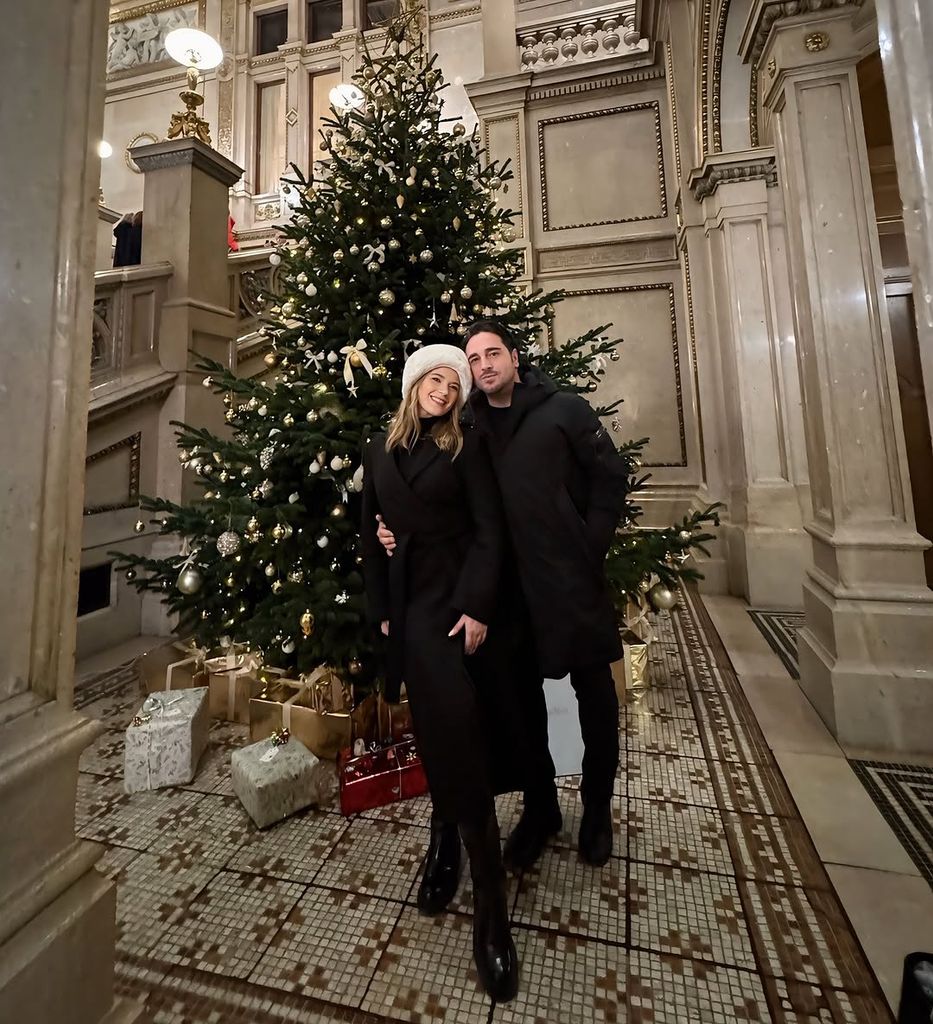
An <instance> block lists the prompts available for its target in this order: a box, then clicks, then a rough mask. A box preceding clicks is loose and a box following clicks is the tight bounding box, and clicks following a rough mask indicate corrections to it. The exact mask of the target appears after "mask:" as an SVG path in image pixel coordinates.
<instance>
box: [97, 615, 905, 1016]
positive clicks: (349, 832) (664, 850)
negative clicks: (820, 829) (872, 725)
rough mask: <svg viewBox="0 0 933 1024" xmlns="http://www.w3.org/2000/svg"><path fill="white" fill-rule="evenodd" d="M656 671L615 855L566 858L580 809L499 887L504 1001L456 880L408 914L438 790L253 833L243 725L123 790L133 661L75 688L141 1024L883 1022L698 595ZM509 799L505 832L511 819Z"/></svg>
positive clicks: (634, 745)
mask: <svg viewBox="0 0 933 1024" xmlns="http://www.w3.org/2000/svg"><path fill="white" fill-rule="evenodd" d="M656 626H657V634H658V640H657V642H656V643H655V644H654V645H652V648H651V663H652V672H653V685H652V686H651V688H650V689H648V690H647V691H646V692H644V693H642V694H631V695H630V699H629V703H628V704H627V706H626V708H625V710H624V712H623V714H622V721H621V730H622V739H623V743H622V759H621V768H620V772H619V777H618V781H617V785H616V796H615V797H614V800H613V814H614V818H615V821H616V825H617V837H616V846H615V850H614V856H613V857H612V859H611V860H610V862H609V864H607V865H606V866H605V867H604V868H603V869H593V868H589V867H586V866H584V865H583V864H582V863H581V862H580V861H579V860H578V859H577V856H576V853H575V850H574V841H575V830H576V827H577V823H578V821H579V807H578V803H577V796H576V793H575V789H574V782H575V780H573V779H565V780H561V789H560V797H561V801H562V804H563V807H564V815H565V827H564V830H563V831H562V833H561V834H560V835H559V836H557V837H556V839H555V841H554V843H553V844H552V845H551V847H549V849H548V851H547V852H546V853H545V855H544V856H543V857H542V859H541V861H540V862H539V863H538V864H537V865H536V866H535V868H534V869H532V870H530V871H528V872H525V873H524V875H523V876H521V877H518V878H512V879H511V880H510V900H511V908H512V919H513V922H514V935H515V942H516V946H517V948H518V950H519V954H520V957H521V961H522V981H521V990H520V994H519V997H518V998H517V999H516V1000H515V1001H514V1002H513V1003H510V1004H508V1005H506V1006H492V1005H491V1004H490V1002H489V1000H488V999H487V998H486V997H485V996H484V995H483V994H482V993H481V992H480V991H479V990H478V989H477V985H476V976H475V972H474V970H473V967H472V963H471V959H470V932H471V921H470V916H469V915H470V913H471V908H472V899H471V893H470V887H469V883H468V881H467V880H466V878H464V880H463V881H462V882H461V887H460V891H459V893H458V895H457V898H456V900H455V901H454V905H453V907H452V909H451V911H450V912H448V913H447V914H444V915H442V916H440V917H438V918H433V919H432V918H424V917H421V916H419V914H418V912H417V909H416V908H415V906H414V902H415V894H416V891H417V884H418V877H417V876H418V870H419V865H420V861H421V857H422V854H423V852H424V850H425V848H426V845H427V840H428V829H427V822H428V814H429V807H428V803H427V801H426V800H425V799H418V800H412V801H409V802H408V803H405V804H397V805H395V806H392V807H387V808H380V809H379V810H376V811H370V812H367V813H366V814H364V815H361V816H358V817H356V818H353V819H350V820H346V819H344V818H342V817H341V816H340V815H339V814H337V813H336V812H335V811H333V810H326V811H316V812H308V813H305V814H302V815H299V816H296V817H294V818H292V819H290V820H288V821H286V822H283V823H281V824H280V825H278V826H275V827H274V828H272V829H270V830H268V831H266V832H262V833H260V832H257V831H256V830H255V829H254V828H253V827H252V825H251V824H250V823H249V820H248V818H247V817H246V815H245V813H244V812H243V811H242V810H241V808H240V806H239V804H238V802H237V801H236V799H235V798H234V797H233V796H232V795H231V793H230V786H229V754H230V750H231V749H232V748H233V747H235V746H237V745H238V744H241V743H243V742H245V732H246V730H245V728H243V727H240V726H232V725H229V724H227V723H214V725H213V726H212V730H211V744H210V747H209V749H208V751H207V753H206V754H205V756H204V760H203V761H202V764H201V768H200V771H199V774H198V777H197V778H196V779H195V780H194V782H193V783H192V784H191V785H190V786H187V787H184V788H180V789H174V790H164V791H160V792H157V793H140V794H136V795H134V796H126V795H125V794H124V793H123V791H122V783H121V770H122V761H121V757H122V729H123V728H124V727H125V725H126V722H127V721H128V719H129V718H130V716H131V715H132V713H133V711H134V710H135V706H136V704H137V702H138V699H139V695H138V693H137V691H136V684H135V683H134V681H133V679H132V677H131V675H130V674H128V673H126V672H125V671H124V672H123V673H122V674H119V673H118V674H115V675H114V676H111V677H101V678H99V679H95V680H93V681H91V682H90V683H89V684H87V685H85V686H83V687H82V688H81V690H80V691H79V692H78V694H77V702H78V703H79V705H81V706H83V708H84V710H85V711H86V712H87V713H89V714H91V715H94V716H95V717H97V718H100V719H101V720H102V721H103V722H104V724H105V727H106V731H105V733H104V735H103V736H102V737H101V738H100V739H99V740H98V741H96V742H95V744H94V745H93V746H92V747H91V748H90V749H89V750H88V751H87V752H86V753H85V755H84V757H83V758H82V762H81V775H80V778H79V787H78V805H77V814H78V829H79V834H80V835H81V836H82V837H84V838H87V839H92V840H97V841H99V842H102V843H104V844H106V846H107V852H106V855H105V857H104V858H103V862H102V870H104V871H105V872H106V873H107V874H108V875H109V876H110V877H111V878H113V879H114V880H115V881H116V882H117V886H118V888H117V934H118V938H117V943H118V955H119V962H118V965H117V973H118V987H119V990H120V994H121V995H123V996H124V997H126V998H129V999H132V1000H135V1001H137V1002H138V1003H140V1004H145V1007H146V1011H147V1014H148V1018H149V1020H150V1021H151V1022H152V1024H227V1022H231V1024H232V1022H243V1024H280V1022H287V1021H291V1022H315V1024H336V1022H351V1024H354V1022H355V1024H385V1022H387V1021H410V1022H414V1024H433V1022H440V1021H444V1022H446V1024H497V1022H502V1024H506V1022H509V1024H578V1022H579V1024H590V1022H598V1024H625V1022H630V1024H733V1022H736V1021H760V1022H766V1021H767V1022H773V1024H811V1022H812V1024H876V1022H877V1024H881V1022H889V1024H890V1022H891V1020H892V1018H891V1015H890V1013H889V1011H888V1009H887V1006H886V1004H885V1002H884V1000H883V997H882V995H881V992H880V990H879V987H878V985H877V983H876V980H875V978H874V976H873V975H872V973H871V971H870V969H869V967H868V965H867V962H866V960H865V957H864V955H863V953H862V951H861V949H860V947H859V946H858V943H857V941H856V939H855V937H854V935H853V933H852V930H851V928H850V926H849V924H848V921H847V920H846V917H845V915H844V913H843V911H842V908H841V906H840V904H839V901H838V899H837V898H836V895H835V893H834V892H833V889H832V886H831V884H830V882H829V879H828V877H827V875H826V873H825V872H824V870H823V867H822V865H821V863H820V861H819V858H818V857H817V855H816V852H815V851H814V849H813V845H812V843H811V841H810V838H809V836H808V834H807V832H806V830H805V829H804V827H803V824H802V822H801V821H800V818H799V816H798V814H797V811H796V808H795V806H794V804H793V801H792V800H791V797H790V794H789V793H788V791H787V787H786V786H785V784H784V781H783V779H782V778H781V775H780V773H779V771H778V769H777V766H776V764H775V762H774V760H773V759H772V757H771V755H770V753H769V752H768V749H767V746H766V744H765V742H764V740H763V737H762V736H761V733H760V731H759V729H758V726H757V724H756V723H755V721H754V718H753V716H752V714H751V712H750V710H749V708H748V705H747V703H746V702H745V699H744V696H743V695H742V693H741V690H740V688H739V686H738V682H737V680H736V679H735V677H734V675H733V673H732V671H731V668H730V667H729V662H728V659H727V658H726V655H725V652H724V650H723V649H722V646H721V644H720V642H719V638H718V636H717V635H716V634H715V632H714V631H713V627H712V625H711V623H710V621H709V619H708V618H707V616H706V613H705V611H704V609H703V608H702V606H701V605H700V604H699V602H698V601H697V600H696V599H695V598H694V597H693V596H692V595H687V596H686V597H685V600H684V602H683V603H682V605H681V607H680V609H679V610H678V611H677V612H675V614H674V615H673V616H672V617H670V616H668V617H665V618H663V619H661V620H660V621H658V623H657V624H656ZM519 810H520V807H519V801H518V800H517V798H516V797H514V796H509V797H503V798H501V799H500V803H499V815H500V820H501V822H502V825H503V831H507V830H508V828H509V827H510V825H511V823H513V822H514V821H515V820H516V817H517V815H518V813H519Z"/></svg>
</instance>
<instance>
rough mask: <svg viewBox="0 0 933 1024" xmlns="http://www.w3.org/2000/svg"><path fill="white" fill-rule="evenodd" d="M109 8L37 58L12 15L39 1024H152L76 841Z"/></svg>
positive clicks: (59, 9)
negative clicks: (82, 576) (84, 533)
mask: <svg viewBox="0 0 933 1024" xmlns="http://www.w3.org/2000/svg"><path fill="white" fill-rule="evenodd" d="M108 8H109V5H108V3H107V2H106V0H49V3H48V4H46V5H45V6H44V7H43V10H42V14H43V25H42V45H41V47H40V48H39V49H38V50H37V49H36V47H33V46H28V45H24V44H23V40H26V39H31V38H34V37H35V34H36V18H35V15H36V11H35V8H32V7H30V6H29V5H24V4H13V5H12V6H11V7H10V8H9V10H7V9H4V24H3V29H4V30H3V33H2V34H0V88H2V90H3V96H4V97H5V99H4V102H3V103H2V104H0V138H3V140H4V145H3V146H2V147H0V180H2V181H3V183H4V188H3V190H2V193H0V223H2V224H3V234H4V244H3V245H0V280H2V281H3V289H2V291H0V322H2V323H3V330H2V331H0V361H2V365H3V388H2V399H0V431H2V436H3V437H4V438H5V439H6V441H7V443H6V444H5V445H4V448H3V453H2V455H0V460H2V465H0V494H2V495H3V498H2V501H0V564H2V565H3V568H4V573H5V579H6V584H7V586H6V590H7V598H6V600H5V601H4V605H3V614H2V615H0V821H2V823H3V824H2V829H3V838H2V839H0V1020H3V1021H29V1022H30V1024H62V1022H65V1021H67V1022H68V1024H95V1022H98V1021H102V1020H103V1019H104V1018H106V1019H107V1020H108V1021H109V1022H116V1021H131V1020H133V1019H135V1010H133V1009H131V1008H128V1007H125V1006H123V1005H122V1004H118V1003H115V1001H114V996H113V990H114V941H115V925H114V916H115V890H114V886H113V884H112V883H111V882H109V881H107V880H105V879H104V878H103V877H102V876H101V875H100V874H98V872H97V871H96V870H95V868H94V864H95V863H96V861H97V860H98V859H99V857H100V856H101V854H102V853H103V848H102V847H100V846H97V845H96V844H93V843H88V842H84V841H79V840H78V839H76V837H75V834H74V806H75V793H76V787H77V778H78V757H79V756H80V753H81V751H82V749H83V748H84V747H86V746H87V745H88V744H89V743H90V742H91V741H92V740H93V739H94V738H95V736H96V735H98V733H99V726H98V725H97V724H96V723H93V722H91V721H90V720H89V719H87V718H85V717H84V716H82V715H80V714H77V713H76V712H75V711H74V710H73V707H72V703H73V701H72V686H73V678H74V644H75V609H76V602H77V586H78V565H79V560H80V555H81V519H82V498H83V491H84V487H83V479H84V457H85V449H86V423H87V410H88V394H89V385H90V359H91V309H92V306H93V301H94V280H93V273H94V259H95V249H96V242H97V208H98V188H99V178H100V160H99V158H98V156H97V151H96V150H97V141H98V139H99V138H100V135H101V130H102V126H103V111H104V67H105V60H106V49H107V15H108ZM46 18H47V19H48V20H47V22H46V20H45V19H46ZM27 153H28V158H27V157H24V154H27Z"/></svg>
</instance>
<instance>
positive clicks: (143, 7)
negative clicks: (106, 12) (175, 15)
mask: <svg viewBox="0 0 933 1024" xmlns="http://www.w3.org/2000/svg"><path fill="white" fill-rule="evenodd" d="M194 2H195V0H151V2H150V3H147V4H140V5H139V6H138V7H124V8H123V9H122V10H120V11H111V12H110V18H109V19H108V21H109V23H110V24H111V25H113V24H115V23H116V22H118V21H132V19H133V18H145V16H146V15H147V14H158V13H159V12H160V11H171V10H173V9H174V8H175V7H184V6H185V4H190V3H194ZM197 4H198V25H199V27H201V28H203V27H204V14H205V11H206V10H207V0H197Z"/></svg>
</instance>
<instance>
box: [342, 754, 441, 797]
mask: <svg viewBox="0 0 933 1024" xmlns="http://www.w3.org/2000/svg"><path fill="white" fill-rule="evenodd" d="M339 775H340V810H341V811H342V812H343V813H344V814H346V815H350V814H358V813H359V812H360V811H370V810H372V809H373V808H374V807H384V806H385V805H386V804H393V803H396V802H398V801H399V800H410V799H411V798H412V797H413V796H421V795H422V794H423V793H427V791H428V780H427V779H426V778H425V774H424V767H423V766H422V764H421V758H420V757H418V752H417V750H416V749H415V743H414V741H413V740H409V741H408V742H406V743H396V744H395V745H394V746H390V747H383V748H382V749H381V750H376V751H373V752H371V753H368V754H363V756H362V757H353V756H352V755H351V753H350V751H349V750H344V751H343V752H342V753H341V755H340V761H339Z"/></svg>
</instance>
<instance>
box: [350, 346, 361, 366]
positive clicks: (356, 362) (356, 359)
mask: <svg viewBox="0 0 933 1024" xmlns="http://www.w3.org/2000/svg"><path fill="white" fill-rule="evenodd" d="M362 364H363V358H362V356H361V355H360V354H359V352H358V351H357V350H356V349H353V351H352V352H351V353H350V365H351V366H362Z"/></svg>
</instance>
